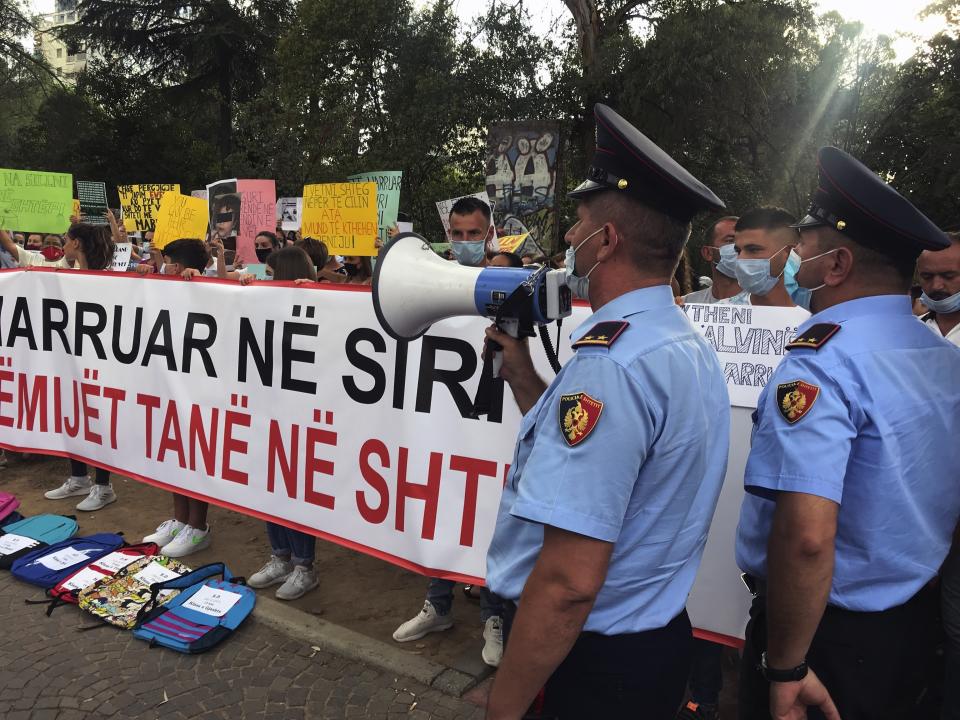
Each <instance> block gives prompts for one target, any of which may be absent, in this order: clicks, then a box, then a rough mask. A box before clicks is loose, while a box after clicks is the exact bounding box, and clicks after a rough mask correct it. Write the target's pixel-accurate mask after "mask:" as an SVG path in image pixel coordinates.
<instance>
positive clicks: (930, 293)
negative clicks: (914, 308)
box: [917, 232, 960, 345]
mask: <svg viewBox="0 0 960 720" xmlns="http://www.w3.org/2000/svg"><path fill="white" fill-rule="evenodd" d="M947 236H948V237H949V238H950V247H948V248H947V249H946V250H936V251H933V250H925V251H924V252H923V253H921V254H920V259H919V260H917V276H918V277H919V278H920V287H921V288H922V289H923V295H921V296H920V302H922V303H923V304H924V305H926V306H927V307H928V308H929V309H930V312H929V313H927V314H926V315H924V316H923V317H922V318H921V319H922V320H923V321H924V322H925V323H926V324H927V325H928V326H929V327H930V329H931V330H933V331H934V332H936V333H937V334H938V335H940V336H941V337H944V338H946V339H947V340H949V341H950V342H952V343H953V344H954V345H960V233H955V232H954V233H948V234H947Z"/></svg>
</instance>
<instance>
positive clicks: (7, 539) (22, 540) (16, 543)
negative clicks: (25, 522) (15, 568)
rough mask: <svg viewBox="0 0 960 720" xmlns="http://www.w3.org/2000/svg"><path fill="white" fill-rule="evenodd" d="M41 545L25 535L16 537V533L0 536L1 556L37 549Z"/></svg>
mask: <svg viewBox="0 0 960 720" xmlns="http://www.w3.org/2000/svg"><path fill="white" fill-rule="evenodd" d="M39 544H40V543H39V542H37V541H36V540H34V539H33V538H28V537H24V536H23V535H15V534H14V533H8V534H7V535H0V555H13V553H15V552H20V551H21V550H23V549H24V548H31V547H35V546H36V545H39Z"/></svg>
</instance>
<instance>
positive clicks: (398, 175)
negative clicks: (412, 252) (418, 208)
mask: <svg viewBox="0 0 960 720" xmlns="http://www.w3.org/2000/svg"><path fill="white" fill-rule="evenodd" d="M347 180H349V181H350V182H375V183H376V184H377V228H378V229H379V230H380V242H382V243H383V244H384V245H386V244H387V242H388V241H389V240H390V236H389V235H388V234H387V231H388V230H389V229H390V228H391V227H393V224H394V223H395V222H396V221H397V213H399V212H400V185H401V184H402V181H403V173H402V172H401V171H399V170H384V171H382V172H369V173H360V174H359V175H351V176H350V177H348V178H347Z"/></svg>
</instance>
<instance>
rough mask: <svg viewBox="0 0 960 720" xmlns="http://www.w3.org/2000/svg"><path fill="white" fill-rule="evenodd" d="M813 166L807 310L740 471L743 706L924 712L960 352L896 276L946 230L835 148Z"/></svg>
mask: <svg viewBox="0 0 960 720" xmlns="http://www.w3.org/2000/svg"><path fill="white" fill-rule="evenodd" d="M818 170H819V188H818V190H817V191H816V194H815V196H814V198H813V202H812V205H811V207H810V210H809V213H808V215H807V217H806V218H804V220H803V221H802V222H801V223H800V224H799V225H798V228H799V229H800V243H799V244H798V245H797V253H798V255H799V257H800V261H801V264H800V268H799V270H798V271H797V275H796V280H797V283H798V288H797V291H796V294H795V300H796V302H797V303H798V304H800V305H803V306H809V307H810V308H811V310H812V312H813V313H814V316H813V317H811V318H810V319H809V321H807V322H805V323H804V324H803V325H802V326H801V327H800V328H799V329H798V331H797V335H796V339H795V340H794V341H793V342H792V343H790V344H789V345H788V346H787V347H788V349H789V352H788V353H787V355H786V357H784V359H783V360H782V361H781V363H780V364H779V365H778V366H777V368H776V370H775V371H774V373H773V376H772V378H771V379H770V380H769V381H768V382H767V384H766V386H765V388H764V389H763V391H762V392H761V394H760V399H759V402H758V405H757V410H756V414H755V415H754V418H755V420H754V428H753V435H752V443H751V450H750V455H749V458H748V460H747V466H746V472H745V477H744V485H745V487H746V495H745V497H744V500H743V505H742V508H741V513H740V523H739V527H738V530H737V542H736V557H737V562H738V564H739V566H740V568H742V569H743V571H744V573H745V578H746V580H747V582H748V583H749V584H750V586H751V587H752V589H753V591H754V594H755V597H754V601H753V605H752V607H751V610H750V623H749V625H748V626H747V639H746V644H745V646H744V652H743V662H742V665H741V669H740V702H739V710H740V717H741V718H743V719H744V720H751V719H753V718H757V719H758V720H759V718H763V719H764V720H767V719H768V718H770V717H771V715H772V716H773V717H775V718H800V717H804V716H805V715H806V713H807V707H811V708H813V709H815V710H816V711H817V716H819V714H820V713H822V715H823V716H825V717H826V718H828V720H837V719H838V718H840V717H842V718H844V720H866V719H867V718H870V719H871V720H877V719H881V720H883V719H887V718H913V717H919V715H917V714H916V713H917V705H916V703H917V702H918V699H919V698H920V695H921V693H922V692H923V690H924V681H925V678H924V674H925V670H926V667H927V664H928V661H929V660H930V659H931V658H932V657H933V653H934V646H935V637H936V604H937V593H936V589H935V587H934V586H932V585H931V580H933V579H934V578H935V577H936V574H937V571H938V570H939V568H940V566H941V564H942V563H943V561H944V559H945V558H946V556H947V552H948V550H949V549H950V544H951V538H952V535H953V532H954V529H955V528H956V526H957V520H958V518H960V492H958V491H957V487H956V483H955V478H956V471H957V467H958V466H960V445H958V444H957V442H956V438H957V437H958V436H960V413H958V412H957V408H958V407H960V353H958V352H957V350H956V348H955V347H952V346H950V345H949V344H948V343H947V342H945V341H944V340H943V339H942V338H938V337H936V336H935V335H934V334H933V333H931V332H930V331H929V330H928V329H926V328H923V327H922V326H921V324H920V323H918V322H917V320H916V318H915V317H914V316H913V314H912V313H911V310H910V302H909V297H908V295H907V291H908V290H909V288H910V283H911V279H912V276H913V272H914V267H915V264H916V259H917V257H918V256H919V255H920V252H921V251H922V250H925V249H926V250H939V249H942V248H945V247H947V246H948V245H949V239H948V238H947V237H946V235H945V234H944V233H943V232H941V231H940V230H938V229H937V228H936V227H935V226H934V225H933V223H931V222H930V220H928V219H927V218H926V217H925V216H924V215H923V214H922V213H920V212H919V211H918V210H917V209H916V208H914V207H913V206H912V205H911V204H910V203H909V202H907V201H906V200H905V199H904V198H903V197H901V196H900V195H899V194H898V193H897V192H896V191H895V190H894V189H893V188H892V187H890V186H889V185H886V184H885V183H884V182H883V181H882V180H881V179H880V178H879V176H878V175H876V174H875V173H874V172H872V171H871V170H870V169H869V168H867V167H865V166H863V165H862V164H860V163H859V162H858V161H857V160H855V159H854V158H853V157H851V156H850V155H848V154H847V153H845V152H843V151H841V150H838V149H836V148H831V147H827V148H823V149H821V150H820V152H819V155H818ZM738 243H739V239H738ZM741 285H744V283H743V282H742V281H741ZM811 714H813V713H811Z"/></svg>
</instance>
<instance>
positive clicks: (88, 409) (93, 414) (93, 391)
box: [80, 383, 103, 445]
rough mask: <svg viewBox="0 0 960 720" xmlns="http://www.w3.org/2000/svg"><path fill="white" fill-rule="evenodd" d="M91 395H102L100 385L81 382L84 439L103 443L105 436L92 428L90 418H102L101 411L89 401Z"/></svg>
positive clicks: (99, 443)
mask: <svg viewBox="0 0 960 720" xmlns="http://www.w3.org/2000/svg"><path fill="white" fill-rule="evenodd" d="M91 395H95V396H96V397H100V386H99V385H91V384H90V383H80V398H81V402H82V404H83V439H84V440H86V441H87V442H92V443H96V444H97V445H102V444H103V438H102V437H100V435H99V434H98V433H95V432H93V431H92V430H91V429H90V420H91V419H93V420H98V419H99V418H100V411H99V410H97V408H96V407H94V406H92V405H90V403H89V401H88V399H89V397H90V396H91Z"/></svg>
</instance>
